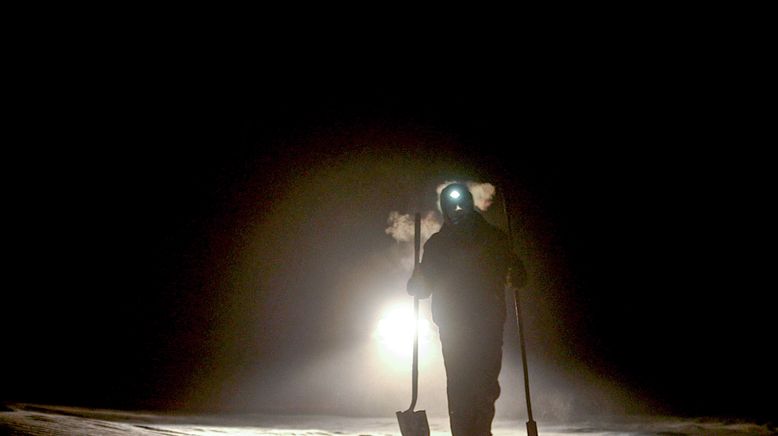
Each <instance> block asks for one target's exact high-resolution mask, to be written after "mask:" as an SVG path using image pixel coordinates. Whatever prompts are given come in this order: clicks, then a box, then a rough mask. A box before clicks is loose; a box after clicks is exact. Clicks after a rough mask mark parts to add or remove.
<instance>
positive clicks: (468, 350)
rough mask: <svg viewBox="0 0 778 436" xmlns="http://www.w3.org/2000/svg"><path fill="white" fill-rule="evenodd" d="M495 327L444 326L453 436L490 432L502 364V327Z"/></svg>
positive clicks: (450, 419)
mask: <svg viewBox="0 0 778 436" xmlns="http://www.w3.org/2000/svg"><path fill="white" fill-rule="evenodd" d="M495 330H496V329H494V328H493V329H473V330H469V331H468V330H464V329H457V330H453V329H445V330H444V329H441V332H440V339H441V345H442V348H443V360H444V363H445V366H446V381H447V386H446V392H447V395H448V408H449V422H450V424H451V432H452V435H453V436H460V435H461V436H489V435H490V434H491V425H492V420H493V419H494V403H495V401H496V400H497V398H498V397H499V396H500V385H499V383H498V377H499V374H500V368H501V365H502V329H500V330H499V332H496V331H495ZM498 333H499V334H498Z"/></svg>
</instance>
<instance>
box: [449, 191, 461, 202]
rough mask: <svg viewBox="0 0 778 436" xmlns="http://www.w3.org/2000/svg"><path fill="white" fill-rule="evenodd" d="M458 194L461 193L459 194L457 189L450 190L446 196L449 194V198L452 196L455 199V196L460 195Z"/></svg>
mask: <svg viewBox="0 0 778 436" xmlns="http://www.w3.org/2000/svg"><path fill="white" fill-rule="evenodd" d="M460 195H461V194H460V193H459V191H451V192H449V194H448V196H449V197H451V198H453V199H454V200H456V199H457V198H459V196H460Z"/></svg>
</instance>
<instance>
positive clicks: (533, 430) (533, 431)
mask: <svg viewBox="0 0 778 436" xmlns="http://www.w3.org/2000/svg"><path fill="white" fill-rule="evenodd" d="M502 199H503V201H502V205H503V209H504V210H505V220H506V221H507V224H508V244H509V246H510V250H511V252H513V229H512V228H511V216H510V214H509V213H508V196H507V193H506V192H505V189H503V192H502ZM514 255H516V253H515V252H514ZM513 299H514V301H515V303H516V304H515V308H516V322H517V325H518V328H519V344H520V346H521V364H522V367H523V368H524V396H525V398H526V399H527V418H528V419H529V420H528V421H527V435H528V436H538V426H537V423H535V420H534V419H532V402H531V401H530V395H529V372H528V370H527V349H526V346H525V345H524V322H523V320H522V316H521V303H520V301H521V300H520V299H519V288H518V287H516V286H514V287H513Z"/></svg>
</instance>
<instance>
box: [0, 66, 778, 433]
mask: <svg viewBox="0 0 778 436" xmlns="http://www.w3.org/2000/svg"><path fill="white" fill-rule="evenodd" d="M141 59H144V60H145V62H137V63H132V65H129V64H124V63H123V62H122V61H119V60H115V61H110V62H108V63H106V64H105V65H103V67H104V68H103V69H100V70H90V71H89V72H88V73H87V72H86V71H81V70H79V68H78V65H79V63H78V62H75V63H74V65H75V66H76V67H74V69H73V70H71V71H70V72H67V73H63V74H62V75H58V76H57V77H56V79H53V78H52V77H50V76H49V75H48V74H47V73H45V72H41V71H38V72H36V73H35V74H33V75H31V76H30V77H28V78H26V80H25V81H24V82H23V83H24V86H22V87H21V88H19V90H18V91H19V97H20V98H19V99H18V107H17V109H18V111H17V112H16V113H15V114H14V115H12V116H11V117H10V119H7V121H10V124H11V131H13V134H12V135H10V136H9V137H7V140H6V141H5V142H6V150H7V151H6V152H4V154H5V159H4V168H5V169H4V176H3V181H4V186H5V189H4V192H5V193H6V196H5V197H6V201H5V204H6V207H5V208H4V210H5V213H4V215H5V219H6V220H7V221H6V222H7V224H6V226H5V229H6V234H5V237H4V240H5V241H6V244H5V247H6V259H7V260H6V268H4V270H5V271H6V273H5V280H4V283H5V285H4V293H3V304H2V321H0V323H1V324H0V325H2V327H3V337H4V340H3V359H2V360H3V367H4V369H3V373H2V377H1V378H0V382H2V389H0V393H1V394H2V396H3V398H0V399H2V400H7V401H25V402H39V403H56V404H69V405H84V406H91V407H117V408H148V409H158V410H190V409H191V410H217V411H220V410H233V409H235V410H237V409H240V410H243V411H246V410H248V411H251V410H254V409H259V408H261V407H260V406H259V405H257V404H258V403H257V401H256V397H257V396H258V395H261V394H258V393H256V392H253V393H251V389H249V388H247V386H248V384H250V383H252V382H253V381H256V380H272V379H274V378H275V379H283V378H289V377H294V376H293V375H290V373H289V372H288V371H287V369H288V368H292V367H295V366H296V365H300V364H303V363H305V362H306V361H309V360H313V359H315V358H317V357H318V356H321V355H324V354H326V353H328V352H332V351H333V350H345V349H347V348H348V347H349V346H350V344H353V343H357V342H360V341H363V340H366V338H367V336H368V335H369V330H370V322H371V320H372V319H373V318H371V317H373V316H374V315H375V310H376V309H375V307H377V306H378V305H380V302H381V301H383V299H386V298H389V297H391V298H396V297H397V294H393V295H388V294H387V291H384V290H381V291H377V290H372V291H370V290H367V289H366V288H360V283H366V282H368V281H369V279H368V277H370V276H371V275H373V274H375V275H381V274H384V275H387V274H389V273H388V272H387V271H388V267H387V266H386V265H385V263H381V262H379V261H375V258H376V257H378V258H380V257H381V253H385V252H387V250H391V249H392V247H393V246H394V247H397V244H396V243H395V242H394V241H393V240H392V239H391V237H389V236H388V235H387V234H386V233H385V232H384V229H385V227H386V226H387V222H386V219H387V216H388V215H389V212H390V211H393V210H396V211H400V212H402V213H412V212H415V211H416V210H428V209H432V205H434V197H435V193H434V188H435V186H436V184H438V183H442V182H444V181H446V180H452V179H461V180H474V181H480V182H489V183H492V184H494V185H495V186H496V187H497V192H498V194H497V200H500V199H501V198H502V195H503V193H507V195H508V198H509V200H513V201H512V203H510V205H511V211H512V213H513V214H514V216H513V217H512V218H511V219H512V220H513V225H514V226H515V227H516V230H517V236H516V241H517V243H518V247H519V249H520V250H522V249H523V250H525V251H523V252H520V254H521V255H522V256H523V257H524V259H525V260H526V261H527V262H528V264H529V266H530V270H531V272H534V273H535V275H534V276H533V280H534V282H533V283H532V285H531V286H530V288H529V289H528V290H527V291H526V298H527V302H526V304H527V307H528V310H531V309H533V308H535V309H536V312H535V314H534V315H533V314H532V313H528V317H529V318H528V319H529V320H530V321H529V325H528V328H529V329H532V328H534V329H535V330H532V331H529V332H528V334H529V349H530V353H532V352H533V351H535V352H537V353H538V355H540V354H542V355H543V357H542V358H541V357H536V361H537V362H555V365H557V366H558V367H560V368H570V369H571V370H574V369H577V368H586V369H587V371H590V372H591V373H593V374H597V375H598V376H600V377H602V378H605V379H607V380H610V381H611V382H612V383H614V384H617V385H619V386H622V387H624V388H625V389H627V390H628V391H630V392H634V393H635V396H636V397H640V398H643V399H645V400H646V402H647V403H648V404H649V405H650V407H651V408H652V409H651V410H653V411H654V412H655V413H667V414H680V415H690V416H722V417H755V418H765V417H768V416H769V415H770V413H772V412H773V410H771V409H772V408H773V407H774V405H775V404H774V398H775V397H774V393H775V392H776V377H775V372H774V363H775V359H774V357H768V350H769V349H770V348H772V347H774V343H773V342H774V340H775V324H774V320H773V319H772V318H773V314H774V312H775V311H774V306H773V305H771V304H769V303H768V300H769V299H770V297H771V294H772V292H773V289H774V285H773V280H771V279H772V277H769V279H770V280H768V277H767V271H768V265H767V261H768V259H771V258H772V256H768V255H766V254H764V253H765V251H767V252H768V253H769V252H770V247H771V244H770V243H769V242H768V241H767V228H768V225H770V226H772V223H771V222H770V220H769V219H768V218H767V214H766V209H767V205H768V204H769V203H770V202H772V201H773V198H774V193H773V192H772V189H771V188H769V186H770V183H769V181H768V179H771V178H772V177H771V176H772V174H771V173H769V172H768V171H771V170H772V169H773V168H772V164H771V162H772V160H771V159H769V158H767V155H766V152H763V151H761V150H762V147H766V146H768V145H770V144H769V141H767V140H766V139H764V138H762V137H761V135H759V134H758V132H759V126H760V125H761V124H762V123H763V122H765V115H764V114H762V113H760V112H758V111H754V110H753V109H752V106H751V103H752V101H751V99H750V97H749V96H750V95H752V94H751V92H752V91H754V90H753V89H752V88H751V87H750V85H749V84H748V83H746V82H743V81H742V77H739V78H738V79H737V81H738V82H737V83H734V82H731V81H729V80H730V79H729V77H730V76H727V75H726V74H723V73H721V72H720V71H716V70H712V69H709V68H708V67H707V64H705V63H699V62H698V61H699V59H697V60H693V59H691V58H687V57H684V56H677V57H670V58H666V59H665V58H662V59H663V62H644V61H645V59H644V58H638V57H635V58H630V57H628V56H625V57H624V58H623V59H622V61H623V62H618V63H617V62H614V61H613V60H612V59H611V58H610V57H609V56H605V55H603V56H602V57H598V56H595V55H593V54H586V55H583V54H581V55H580V56H577V57H570V58H566V59H564V60H562V59H560V58H558V57H554V56H550V55H549V56H548V57H544V58H541V59H539V61H538V62H536V63H533V64H532V68H529V67H526V68H519V67H515V68H510V67H509V66H508V64H506V65H500V66H489V65H484V66H483V68H473V70H474V71H477V72H472V73H471V72H470V71H471V70H470V69H468V70H467V72H465V70H464V69H461V68H459V67H458V66H460V65H461V63H462V62H464V59H458V60H455V61H454V62H452V63H451V64H447V65H446V66H445V67H443V66H442V65H438V66H437V68H434V69H427V70H416V69H412V68H404V67H400V66H399V65H394V64H391V63H390V62H388V61H387V63H386V64H381V63H378V64H375V65H369V66H368V65H357V66H355V68H354V69H349V70H348V71H347V72H344V73H341V72H335V71H331V70H328V69H327V68H325V64H318V63H316V62H312V63H313V64H314V65H305V66H301V67H300V68H290V71H287V70H285V69H282V68H278V69H273V68H268V69H266V70H264V71H263V72H262V75H259V74H260V73H257V75H253V74H246V71H243V70H241V68H240V67H239V66H237V65H234V64H232V63H225V64H224V65H223V67H220V68H216V67H214V66H213V64H209V66H206V65H203V63H206V61H205V60H203V59H199V58H198V57H197V56H192V57H191V58H186V59H179V58H177V57H172V58H168V57H165V56H161V55H160V56H159V57H156V56H154V57H152V58H149V59H145V58H141ZM606 59H607V61H606ZM324 60H326V59H323V60H322V61H324ZM329 61H331V62H334V61H333V60H331V59H330V60H329ZM208 62H212V61H208ZM214 62H215V61H214ZM336 63H337V62H336ZM390 64H391V65H390ZM701 65H706V67H702V66H701ZM356 67H360V68H356ZM376 71H380V74H378V73H376ZM500 201H501V200H500ZM498 203H499V201H498V202H497V203H495V206H493V209H490V211H488V213H487V218H489V219H490V220H492V221H493V222H495V223H496V224H498V225H504V217H503V215H501V209H500V208H501V205H500V204H498ZM366 259H373V261H374V264H371V263H370V262H371V261H367V260H366ZM371 265H374V269H376V268H377V270H375V271H374V270H371ZM375 265H378V266H375ZM381 268H383V269H381ZM403 274H404V272H403V271H401V270H400V272H399V274H397V273H396V271H395V274H394V276H392V277H393V279H392V280H394V281H395V282H396V283H394V282H393V283H394V284H395V285H396V284H402V283H404V280H405V279H406V278H407V276H405V275H403ZM393 289H394V291H395V292H396V293H400V295H401V296H402V295H403V294H402V293H403V292H404V290H403V288H402V286H395V287H394V288H393ZM549 337H551V338H552V340H550V341H547V340H545V339H547V338H549ZM533 347H534V348H533ZM513 352H515V350H513V349H511V350H509V351H507V352H506V353H513ZM256 383H258V384H261V383H263V382H259V381H256ZM263 386H264V385H263ZM267 386H270V385H267ZM240 387H242V389H241V388H240ZM258 389H259V388H258ZM268 389H269V388H268ZM260 390H261V389H260ZM247 392H248V393H247ZM268 392H271V393H269V394H268V395H272V391H271V390H269V391H268ZM227 398H229V401H228V400H227ZM321 402H324V401H323V400H321ZM314 406H315V404H314ZM314 406H311V405H306V406H305V408H302V409H301V410H302V411H305V412H308V411H311V410H313V411H316V410H315V407H314ZM301 407H302V406H301ZM397 407H398V408H399V407H401V405H398V406H397ZM393 413H394V409H390V410H388V411H387V414H389V415H391V414H393Z"/></svg>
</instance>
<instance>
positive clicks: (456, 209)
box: [440, 183, 475, 225]
mask: <svg viewBox="0 0 778 436" xmlns="http://www.w3.org/2000/svg"><path fill="white" fill-rule="evenodd" d="M440 210H441V211H442V212H443V218H445V220H446V222H447V223H449V224H454V225H457V224H460V223H462V222H464V221H465V220H466V219H467V218H468V217H469V216H470V215H471V214H472V213H474V211H475V209H474V203H473V194H471V193H470V190H468V189H467V186H465V185H463V184H462V183H452V184H450V185H448V186H446V187H445V188H444V189H443V191H441V192H440Z"/></svg>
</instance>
